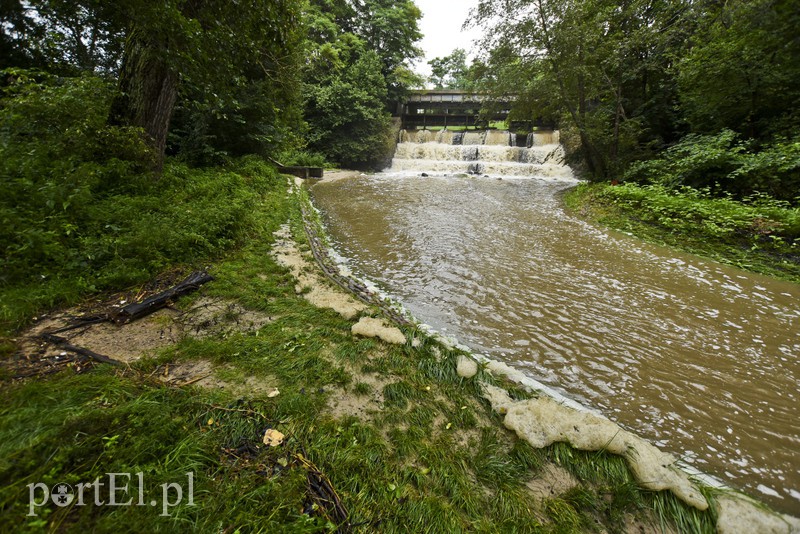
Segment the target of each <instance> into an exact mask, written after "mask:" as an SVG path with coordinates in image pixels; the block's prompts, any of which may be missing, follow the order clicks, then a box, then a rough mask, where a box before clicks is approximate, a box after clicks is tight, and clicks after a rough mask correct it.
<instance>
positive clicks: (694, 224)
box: [567, 183, 800, 282]
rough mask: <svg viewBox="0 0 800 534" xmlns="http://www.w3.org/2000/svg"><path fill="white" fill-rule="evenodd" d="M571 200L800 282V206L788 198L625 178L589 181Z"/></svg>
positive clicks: (695, 249)
mask: <svg viewBox="0 0 800 534" xmlns="http://www.w3.org/2000/svg"><path fill="white" fill-rule="evenodd" d="M567 204H568V205H570V206H571V207H573V208H574V209H579V210H581V212H582V213H583V214H584V215H588V216H589V217H590V218H593V219H595V220H598V221H599V222H602V223H605V224H608V225H609V226H611V227H613V228H616V229H618V230H622V231H625V232H628V233H632V234H634V235H636V236H637V237H640V238H643V239H645V240H648V241H651V242H655V243H659V244H666V245H669V246H672V247H675V248H678V249H681V250H684V251H687V252H690V253H692V254H698V255H701V256H705V257H708V258H712V259H714V260H716V261H720V262H723V263H727V264H730V265H734V266H736V267H739V268H742V269H746V270H750V271H754V272H759V273H764V274H768V275H771V276H776V277H779V278H782V279H786V280H791V281H794V282H800V208H798V207H794V208H793V207H792V206H790V205H789V203H788V202H785V201H779V200H774V199H772V198H770V197H769V196H767V195H764V194H755V195H752V196H750V197H747V198H745V199H743V200H734V199H733V198H731V197H730V196H726V195H720V194H712V193H711V192H710V190H709V189H708V188H703V189H695V188H692V187H688V186H680V187H677V188H676V187H667V186H663V185H659V184H654V185H639V184H635V183H625V184H621V185H619V186H613V185H609V184H583V185H581V186H579V187H578V188H577V189H576V190H573V191H571V192H570V193H569V194H568V195H567Z"/></svg>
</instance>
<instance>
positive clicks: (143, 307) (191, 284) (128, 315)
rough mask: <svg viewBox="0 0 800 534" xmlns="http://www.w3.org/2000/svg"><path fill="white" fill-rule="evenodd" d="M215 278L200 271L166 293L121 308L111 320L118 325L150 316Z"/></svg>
mask: <svg viewBox="0 0 800 534" xmlns="http://www.w3.org/2000/svg"><path fill="white" fill-rule="evenodd" d="M213 279H214V277H213V276H211V275H210V274H208V273H206V272H202V271H198V272H194V273H192V274H190V275H189V276H188V277H187V278H186V279H185V280H184V281H183V282H181V283H180V284H178V285H176V286H173V287H171V288H169V289H167V290H166V291H162V292H161V293H158V294H157V295H153V296H152V297H149V298H147V299H145V300H143V301H142V302H135V303H133V304H128V305H127V306H125V307H123V308H120V309H119V310H118V311H117V312H115V313H114V314H113V316H112V317H111V320H112V321H114V322H115V323H117V324H124V323H129V322H131V321H135V320H136V319H141V318H142V317H145V316H147V315H150V314H151V313H153V312H154V311H156V310H159V309H161V308H164V307H166V306H168V305H169V304H171V303H172V302H173V301H175V299H177V298H178V297H180V296H182V295H185V294H187V293H191V292H192V291H196V290H197V289H198V288H199V287H200V286H201V285H203V284H205V283H207V282H210V281H212V280H213Z"/></svg>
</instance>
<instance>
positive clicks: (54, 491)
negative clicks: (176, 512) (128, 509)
mask: <svg viewBox="0 0 800 534" xmlns="http://www.w3.org/2000/svg"><path fill="white" fill-rule="evenodd" d="M106 477H107V478H108V480H107V481H106V480H105V479H101V478H100V477H98V478H96V479H95V480H94V482H88V483H83V482H81V483H80V484H76V485H75V488H74V489H73V487H72V486H70V485H69V484H64V483H59V484H56V485H54V486H53V487H52V488H51V487H48V486H47V484H44V483H42V482H36V483H33V484H28V494H29V500H28V516H34V517H35V516H38V515H39V513H38V508H41V507H42V506H46V505H47V503H48V502H51V503H52V504H55V505H56V506H59V507H61V508H65V507H67V506H88V505H94V506H152V507H154V508H155V507H157V506H159V505H160V506H161V514H160V515H161V516H164V517H169V516H170V509H171V508H174V507H176V506H178V505H180V504H181V503H183V497H184V494H185V495H186V496H187V501H186V505H187V506H194V473H186V482H187V486H186V489H187V491H186V492H184V486H183V485H181V484H178V483H177V482H172V483H169V482H168V483H166V484H162V485H161V495H160V497H161V498H160V500H159V499H151V500H149V501H148V500H146V499H145V497H144V473H136V474H134V475H131V473H106ZM137 484H138V487H136V485H137ZM128 488H132V489H133V491H129V490H128ZM134 497H136V499H135V500H134Z"/></svg>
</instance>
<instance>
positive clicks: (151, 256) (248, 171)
mask: <svg viewBox="0 0 800 534" xmlns="http://www.w3.org/2000/svg"><path fill="white" fill-rule="evenodd" d="M112 95H113V89H112V88H111V87H110V86H109V84H108V83H107V82H106V81H104V80H102V79H99V78H96V77H89V76H87V77H82V78H74V79H64V80H57V79H51V78H41V77H39V78H38V79H37V78H36V77H35V76H32V75H30V73H24V72H17V73H15V74H14V77H13V83H12V84H11V85H10V86H9V87H8V88H7V89H6V93H5V95H4V98H3V99H2V101H0V180H2V187H3V195H2V197H0V222H2V225H0V249H1V250H2V253H3V259H2V266H1V268H0V296H1V297H2V299H0V323H2V326H4V328H3V329H5V330H8V329H9V328H15V327H18V326H19V325H20V324H21V322H22V321H23V320H24V318H25V317H26V316H27V315H29V314H32V313H35V311H36V310H37V309H40V308H42V307H50V306H55V305H57V304H60V303H63V302H66V301H72V300H75V299H76V298H79V297H80V296H81V295H82V294H85V293H87V292H91V291H96V290H100V289H103V288H111V287H120V286H125V285H129V284H132V283H135V282H140V281H143V280H146V279H147V278H148V277H150V276H152V275H153V274H155V273H157V272H158V271H159V270H162V269H164V268H166V267H168V266H170V265H174V264H178V263H184V264H189V263H192V262H196V261H198V260H200V259H203V258H208V257H210V256H213V255H216V254H219V253H220V252H221V251H223V250H225V249H226V248H228V247H230V246H233V245H235V244H236V243H238V242H239V241H240V240H241V239H242V238H243V237H244V236H245V235H246V234H247V233H248V231H249V230H250V229H252V228H254V227H255V226H256V225H258V224H259V221H258V220H257V219H256V217H257V211H258V210H257V209H256V208H257V207H258V206H259V205H260V203H261V202H262V200H263V196H264V194H266V193H267V192H269V191H280V190H281V188H285V182H284V181H283V179H282V178H280V177H279V176H278V175H277V173H276V172H275V170H274V168H273V167H271V166H268V165H266V164H265V163H264V162H262V161H260V160H258V159H254V158H246V159H243V160H241V161H240V162H238V163H237V164H235V165H232V166H229V167H228V168H225V169H222V168H218V169H207V170H198V169H190V168H189V167H187V166H185V165H181V164H177V163H174V162H172V163H169V162H168V163H167V165H166V167H165V170H164V173H163V176H162V177H161V178H160V179H156V178H155V177H153V176H152V175H151V174H150V173H149V171H147V170H146V169H148V168H149V161H150V160H149V157H150V153H149V151H148V149H147V147H146V146H145V144H144V143H143V142H142V141H141V139H142V136H141V133H140V132H139V131H137V130H134V129H125V128H117V127H109V126H107V125H106V117H107V114H108V106H109V103H110V100H111V96H112Z"/></svg>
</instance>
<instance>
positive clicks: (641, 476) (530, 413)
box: [285, 183, 800, 534]
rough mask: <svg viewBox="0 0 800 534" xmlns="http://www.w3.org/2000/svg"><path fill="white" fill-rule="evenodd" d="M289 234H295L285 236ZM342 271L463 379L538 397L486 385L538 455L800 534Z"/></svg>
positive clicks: (762, 528) (734, 530) (727, 519)
mask: <svg viewBox="0 0 800 534" xmlns="http://www.w3.org/2000/svg"><path fill="white" fill-rule="evenodd" d="M296 185H298V186H299V185H300V184H297V183H296ZM297 191H299V187H298V189H297ZM303 201H304V202H306V203H308V205H309V207H311V208H313V205H311V202H310V199H308V197H305V198H302V197H301V202H303ZM312 213H317V212H316V211H315V210H313V209H311V210H304V211H303V218H304V219H307V217H309V216H310V215H311V214H312ZM305 222H306V223H308V222H309V221H307V220H306V221H305ZM305 229H306V232H307V233H310V232H314V231H315V230H318V231H322V227H321V225H319V226H318V227H317V226H316V225H311V224H306V225H305ZM287 230H288V228H287V229H285V231H287ZM315 237H316V236H315ZM309 244H310V245H311V248H312V250H313V249H314V248H315V247H322V246H323V245H322V243H321V242H320V240H319V239H313V238H312V236H311V235H309ZM326 252H327V251H326ZM314 256H315V258H316V259H317V261H318V262H320V261H321V259H327V260H330V259H331V258H339V259H340V260H341V258H342V257H341V256H340V255H338V254H337V253H336V251H334V250H332V251H330V252H329V253H326V254H322V251H320V250H317V251H316V254H314ZM319 266H320V267H322V271H323V272H326V273H327V272H328V271H326V269H325V266H324V265H322V264H320V265H319ZM335 270H336V272H337V273H338V274H339V276H340V277H346V278H348V279H349V280H350V281H354V282H358V283H360V284H362V285H366V286H368V287H370V288H371V290H374V291H375V295H374V296H375V297H376V299H375V300H376V302H378V303H379V304H380V305H379V306H378V307H379V308H382V309H383V310H384V313H386V311H387V310H386V307H387V306H390V307H391V310H390V311H397V310H399V312H398V313H400V315H402V316H403V317H404V318H405V319H406V320H407V322H408V323H409V324H412V325H415V327H416V329H417V330H418V331H419V332H420V333H422V334H423V335H426V336H429V337H430V338H431V339H433V340H434V341H437V342H438V343H439V344H440V345H441V346H442V347H444V348H446V349H456V350H459V351H461V352H462V353H463V354H462V355H461V356H459V358H458V360H457V362H456V371H457V373H458V375H459V376H461V377H462V378H464V379H480V377H479V374H480V373H479V370H480V368H481V367H483V368H484V369H485V371H487V372H488V373H489V374H491V375H492V376H493V377H495V378H499V379H505V380H508V381H510V382H512V383H516V384H519V385H520V386H522V387H524V388H525V389H527V390H528V391H529V392H530V393H534V394H536V397H535V398H532V399H528V400H520V401H515V400H513V399H512V398H511V397H510V396H509V394H508V392H507V391H506V390H505V389H502V388H500V387H497V386H494V385H491V384H488V383H483V384H481V387H482V391H483V393H484V398H485V399H486V400H487V401H488V402H489V403H490V404H491V406H492V409H493V410H494V411H496V412H497V413H498V414H500V415H502V416H504V419H503V424H504V426H505V427H506V428H508V429H509V430H512V431H513V432H515V433H516V434H517V436H518V437H519V438H520V439H523V440H525V441H527V442H528V443H530V444H531V445H532V446H533V447H537V448H542V447H546V446H548V445H550V444H552V443H555V442H566V443H568V444H570V445H571V446H572V447H575V448H577V449H581V450H587V451H600V450H606V451H609V452H611V453H614V454H618V455H620V456H622V457H623V458H625V459H626V461H627V463H628V465H629V466H630V468H631V472H632V473H633V475H634V477H635V478H636V480H637V481H638V482H639V484H640V485H641V486H642V487H644V488H646V489H650V490H653V491H663V490H666V491H671V492H672V493H673V494H674V495H675V496H676V497H677V498H679V499H681V500H682V501H684V502H685V503H687V504H688V505H690V506H693V507H695V508H697V509H699V510H701V511H702V510H707V509H708V508H709V507H710V506H713V507H714V510H715V512H716V516H717V525H716V526H717V532H718V533H719V534H755V533H757V534H800V519H798V518H795V517H791V516H788V515H783V514H779V513H777V512H774V511H772V510H769V509H768V508H767V507H766V506H764V505H763V504H761V503H759V502H757V501H755V500H753V499H750V498H749V497H747V496H745V495H743V494H740V493H737V492H735V491H733V490H730V489H727V488H725V487H724V486H723V485H722V484H721V483H720V482H718V481H716V480H714V479H713V478H711V477H709V476H707V475H704V474H702V473H700V472H697V471H691V470H690V468H688V467H686V466H682V465H679V463H678V461H677V459H676V458H675V457H674V456H672V455H671V454H668V453H665V452H663V451H661V450H659V449H658V448H657V447H656V446H654V445H652V444H651V443H649V442H648V441H646V440H644V439H642V438H640V437H638V436H636V435H634V434H632V433H631V432H628V431H627V430H625V429H623V428H622V427H620V426H619V425H617V424H616V423H614V422H613V421H611V420H610V419H608V418H606V417H605V416H603V415H602V414H600V413H598V412H596V411H594V410H591V409H590V408H587V407H585V406H583V405H581V404H579V403H577V402H575V401H574V400H572V399H569V398H566V397H564V396H563V395H560V394H559V393H558V392H556V391H555V390H552V389H551V388H549V387H547V386H545V385H544V384H541V383H540V382H537V381H536V380H534V379H532V378H530V377H528V376H527V375H525V374H524V373H522V372H521V371H519V370H517V369H514V368H512V367H510V366H508V365H507V364H505V363H502V362H499V361H496V360H492V359H490V358H488V357H486V356H483V355H480V354H474V353H472V352H471V350H470V348H469V347H466V346H464V345H461V344H459V343H458V342H457V340H455V339H452V338H449V337H445V336H442V335H441V334H440V333H438V332H436V331H434V330H433V329H432V328H431V327H430V326H429V325H426V324H422V323H420V322H419V321H417V320H415V318H413V317H412V316H411V314H410V313H409V312H408V311H407V310H405V309H404V308H403V306H402V305H401V304H399V303H398V302H397V301H396V299H393V298H391V297H390V296H389V295H387V294H385V293H382V292H381V291H380V290H379V289H378V288H377V287H375V286H374V284H372V283H370V282H369V281H363V280H358V279H357V277H355V276H353V274H352V272H351V271H350V270H349V269H348V268H347V267H346V266H345V265H342V264H339V265H337V266H336V269H335ZM337 283H338V282H337ZM338 285H340V287H344V286H345V285H346V284H344V285H343V284H341V283H338ZM387 315H389V316H392V315H393V314H391V313H390V314H387ZM352 333H353V335H360V336H366V337H378V338H381V339H384V341H386V342H388V343H400V344H402V343H404V342H406V339H405V335H404V334H403V333H402V331H400V330H399V329H397V328H396V327H394V326H391V325H387V324H386V322H385V321H384V320H382V319H375V318H364V317H362V318H361V319H360V320H359V321H358V322H357V323H356V324H354V325H353V327H352ZM413 341H416V339H415V340H412V346H415V345H414V343H413ZM701 485H702V486H704V487H705V488H707V489H709V490H711V491H706V492H705V495H711V494H713V502H709V500H708V499H707V498H706V496H705V495H704V492H702V491H701V490H700V486H701Z"/></svg>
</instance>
